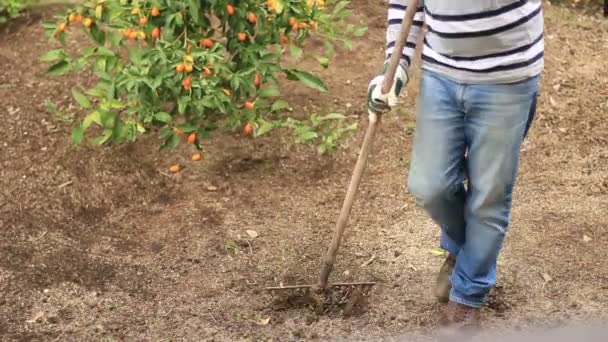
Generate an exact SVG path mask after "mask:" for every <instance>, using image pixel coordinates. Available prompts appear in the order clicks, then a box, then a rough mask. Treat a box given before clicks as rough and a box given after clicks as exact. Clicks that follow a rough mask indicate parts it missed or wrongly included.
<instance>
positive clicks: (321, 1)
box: [317, 0, 325, 7]
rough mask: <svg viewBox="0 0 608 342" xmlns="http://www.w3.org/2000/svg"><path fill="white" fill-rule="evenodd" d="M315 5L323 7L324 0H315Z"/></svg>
mask: <svg viewBox="0 0 608 342" xmlns="http://www.w3.org/2000/svg"><path fill="white" fill-rule="evenodd" d="M317 6H319V7H324V6H325V0H317Z"/></svg>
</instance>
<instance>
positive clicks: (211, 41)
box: [201, 38, 213, 48]
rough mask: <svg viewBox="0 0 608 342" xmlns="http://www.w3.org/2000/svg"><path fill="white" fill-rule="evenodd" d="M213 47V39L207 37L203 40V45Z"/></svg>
mask: <svg viewBox="0 0 608 342" xmlns="http://www.w3.org/2000/svg"><path fill="white" fill-rule="evenodd" d="M203 46H204V47H206V48H211V47H212V46H213V40H211V39H209V38H205V39H203V40H201V47H203Z"/></svg>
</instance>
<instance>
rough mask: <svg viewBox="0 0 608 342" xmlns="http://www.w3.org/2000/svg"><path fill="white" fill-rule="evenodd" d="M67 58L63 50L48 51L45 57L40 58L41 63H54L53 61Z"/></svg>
mask: <svg viewBox="0 0 608 342" xmlns="http://www.w3.org/2000/svg"><path fill="white" fill-rule="evenodd" d="M65 57H66V54H65V52H64V51H63V49H55V50H51V51H48V52H47V53H45V54H44V55H42V56H40V61H41V62H52V61H56V60H58V59H64V58H65Z"/></svg>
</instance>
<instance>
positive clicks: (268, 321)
mask: <svg viewBox="0 0 608 342" xmlns="http://www.w3.org/2000/svg"><path fill="white" fill-rule="evenodd" d="M268 323H270V317H268V318H263V319H261V320H259V321H258V325H268Z"/></svg>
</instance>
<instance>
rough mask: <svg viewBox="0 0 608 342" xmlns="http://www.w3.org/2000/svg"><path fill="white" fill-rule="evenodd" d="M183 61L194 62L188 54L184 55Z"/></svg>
mask: <svg viewBox="0 0 608 342" xmlns="http://www.w3.org/2000/svg"><path fill="white" fill-rule="evenodd" d="M184 62H186V63H192V62H194V57H192V56H190V55H185V56H184Z"/></svg>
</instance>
